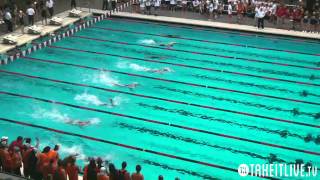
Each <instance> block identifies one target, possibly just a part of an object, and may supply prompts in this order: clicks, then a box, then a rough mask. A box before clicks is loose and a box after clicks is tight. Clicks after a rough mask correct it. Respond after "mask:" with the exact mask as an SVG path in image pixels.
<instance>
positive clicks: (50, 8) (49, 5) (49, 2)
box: [46, 0, 54, 18]
mask: <svg viewBox="0 0 320 180" xmlns="http://www.w3.org/2000/svg"><path fill="white" fill-rule="evenodd" d="M53 6H54V2H53V0H47V2H46V7H47V9H48V12H49V16H50V18H51V17H52V16H53V13H54V9H53Z"/></svg>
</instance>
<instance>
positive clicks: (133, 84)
mask: <svg viewBox="0 0 320 180" xmlns="http://www.w3.org/2000/svg"><path fill="white" fill-rule="evenodd" d="M113 85H115V86H119V87H128V88H129V89H130V90H133V89H135V88H136V87H138V86H139V85H140V84H139V83H137V82H134V83H131V84H118V83H114V84H113Z"/></svg>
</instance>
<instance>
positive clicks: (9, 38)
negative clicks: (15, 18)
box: [3, 34, 18, 45]
mask: <svg viewBox="0 0 320 180" xmlns="http://www.w3.org/2000/svg"><path fill="white" fill-rule="evenodd" d="M17 39H18V36H14V35H11V34H9V35H8V36H5V37H4V38H3V43H5V44H11V45H13V44H17Z"/></svg>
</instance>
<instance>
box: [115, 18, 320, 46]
mask: <svg viewBox="0 0 320 180" xmlns="http://www.w3.org/2000/svg"><path fill="white" fill-rule="evenodd" d="M111 17H120V18H129V19H139V20H149V21H156V22H166V23H174V24H183V25H191V26H201V27H206V28H217V29H226V30H233V31H234V30H235V31H243V32H249V33H259V34H266V35H276V36H284V37H296V38H308V39H313V40H320V34H316V33H306V32H300V31H289V30H284V29H276V28H265V29H264V30H259V29H257V28H256V27H254V26H248V25H240V24H229V23H221V22H213V21H203V20H195V19H185V18H177V17H166V16H153V15H143V14H137V13H128V12H117V13H113V14H112V15H111Z"/></svg>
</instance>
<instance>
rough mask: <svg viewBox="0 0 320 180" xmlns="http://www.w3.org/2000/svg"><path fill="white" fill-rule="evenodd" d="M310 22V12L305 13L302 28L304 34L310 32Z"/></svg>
mask: <svg viewBox="0 0 320 180" xmlns="http://www.w3.org/2000/svg"><path fill="white" fill-rule="evenodd" d="M309 21H310V18H309V12H308V11H305V13H304V16H303V27H302V30H303V31H304V32H309Z"/></svg>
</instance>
